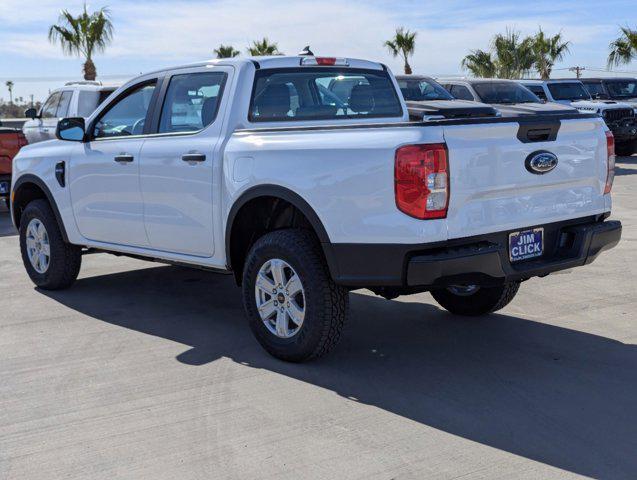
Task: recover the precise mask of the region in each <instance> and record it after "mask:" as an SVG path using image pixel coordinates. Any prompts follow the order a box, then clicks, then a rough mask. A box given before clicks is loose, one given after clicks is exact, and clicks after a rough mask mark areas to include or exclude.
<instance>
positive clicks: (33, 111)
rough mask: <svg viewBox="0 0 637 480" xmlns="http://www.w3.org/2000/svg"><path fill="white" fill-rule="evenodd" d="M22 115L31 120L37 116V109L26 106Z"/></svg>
mask: <svg viewBox="0 0 637 480" xmlns="http://www.w3.org/2000/svg"><path fill="white" fill-rule="evenodd" d="M24 116H25V117H27V118H30V119H31V120H33V119H34V118H37V116H38V111H37V110H36V109H35V108H33V107H31V108H27V109H26V110H25V111H24Z"/></svg>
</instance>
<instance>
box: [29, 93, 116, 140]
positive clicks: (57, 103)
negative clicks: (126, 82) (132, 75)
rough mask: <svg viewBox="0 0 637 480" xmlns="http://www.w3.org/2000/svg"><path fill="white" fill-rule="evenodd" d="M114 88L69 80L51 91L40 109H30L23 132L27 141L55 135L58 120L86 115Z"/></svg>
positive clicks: (46, 138) (44, 138)
mask: <svg viewBox="0 0 637 480" xmlns="http://www.w3.org/2000/svg"><path fill="white" fill-rule="evenodd" d="M116 89H117V86H116V85H109V86H107V85H102V83H101V82H86V81H85V82H69V83H67V84H66V85H64V87H62V88H57V89H55V90H53V91H52V92H51V94H50V95H49V98H47V99H46V101H45V102H44V103H43V104H42V107H41V108H40V111H37V110H36V109H35V108H29V109H28V110H27V111H25V112H24V116H25V117H27V118H29V120H27V122H26V123H25V124H24V125H23V127H22V132H23V133H24V136H25V137H26V138H27V141H28V142H29V143H36V142H42V141H44V140H51V139H53V138H55V129H56V127H57V124H58V121H59V120H60V119H62V118H65V117H85V118H87V117H89V116H90V115H91V114H92V113H93V112H94V111H95V109H96V108H97V107H98V105H100V104H101V103H102V102H103V101H104V100H106V98H107V97H108V96H109V95H110V94H111V93H113V92H114V91H115V90H116Z"/></svg>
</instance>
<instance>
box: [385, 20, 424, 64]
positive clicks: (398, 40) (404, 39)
mask: <svg viewBox="0 0 637 480" xmlns="http://www.w3.org/2000/svg"><path fill="white" fill-rule="evenodd" d="M416 34H417V33H416V32H410V31H409V30H405V29H404V28H403V27H399V28H397V29H396V35H394V38H392V39H391V40H387V41H386V42H385V43H384V45H385V47H387V48H388V49H389V51H390V52H391V54H392V55H393V56H394V58H396V57H397V56H399V55H400V56H401V57H402V59H403V61H404V62H405V74H406V75H411V65H409V57H411V56H412V55H413V54H414V50H415V49H416Z"/></svg>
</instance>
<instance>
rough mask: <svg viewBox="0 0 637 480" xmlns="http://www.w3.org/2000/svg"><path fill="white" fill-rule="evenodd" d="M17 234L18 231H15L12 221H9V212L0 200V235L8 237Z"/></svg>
mask: <svg viewBox="0 0 637 480" xmlns="http://www.w3.org/2000/svg"><path fill="white" fill-rule="evenodd" d="M17 234H18V232H16V229H15V228H14V227H13V223H11V214H10V213H9V210H7V208H6V207H5V206H4V205H3V202H2V201H1V200H0V237H9V236H12V235H17Z"/></svg>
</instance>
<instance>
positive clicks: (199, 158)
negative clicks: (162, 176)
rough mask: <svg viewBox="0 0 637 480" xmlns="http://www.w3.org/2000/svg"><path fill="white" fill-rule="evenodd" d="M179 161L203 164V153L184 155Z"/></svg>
mask: <svg viewBox="0 0 637 480" xmlns="http://www.w3.org/2000/svg"><path fill="white" fill-rule="evenodd" d="M181 159H182V160H183V161H184V162H205V161H206V156H205V155H204V154H203V153H184V154H183V155H182V156H181Z"/></svg>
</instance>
